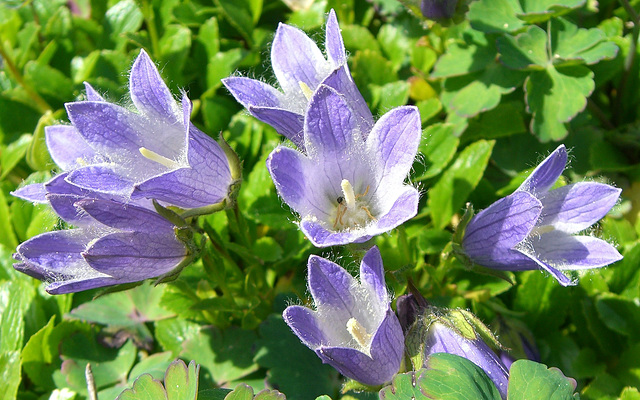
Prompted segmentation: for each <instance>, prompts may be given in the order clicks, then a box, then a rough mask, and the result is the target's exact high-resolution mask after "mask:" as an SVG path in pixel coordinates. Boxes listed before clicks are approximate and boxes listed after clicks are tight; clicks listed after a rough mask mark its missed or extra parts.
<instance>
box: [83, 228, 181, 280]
mask: <svg viewBox="0 0 640 400" xmlns="http://www.w3.org/2000/svg"><path fill="white" fill-rule="evenodd" d="M187 255H188V253H187V250H186V248H185V247H184V245H183V244H182V243H180V242H179V241H178V240H177V239H176V237H175V235H174V234H173V233H171V234H153V233H147V232H117V233H112V234H109V235H107V236H103V237H101V238H100V239H98V240H97V241H95V242H92V244H91V245H90V246H89V247H88V248H87V250H86V251H85V252H84V253H82V256H83V257H84V259H85V260H86V261H87V263H88V264H89V265H90V266H91V267H92V268H93V269H95V270H97V271H99V272H102V273H105V274H108V275H110V276H113V277H114V278H118V279H127V280H129V281H130V282H134V281H139V280H143V279H148V278H155V277H157V276H160V275H164V274H166V273H168V272H170V271H171V270H173V269H174V268H176V267H177V266H178V264H180V263H181V262H182V261H183V260H184V259H185V258H186V257H187Z"/></svg>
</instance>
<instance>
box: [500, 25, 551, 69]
mask: <svg viewBox="0 0 640 400" xmlns="http://www.w3.org/2000/svg"><path fill="white" fill-rule="evenodd" d="M496 43H497V46H498V50H499V51H500V62H502V63H503V64H504V65H506V66H507V67H509V68H512V69H522V70H526V69H528V70H540V69H543V68H544V67H545V66H546V65H547V64H548V63H549V62H550V61H549V56H548V53H547V32H545V31H544V30H543V29H542V28H540V27H539V26H536V25H531V26H529V27H527V30H526V31H524V32H522V33H521V34H519V35H517V36H510V35H503V36H500V37H498V39H497V41H496Z"/></svg>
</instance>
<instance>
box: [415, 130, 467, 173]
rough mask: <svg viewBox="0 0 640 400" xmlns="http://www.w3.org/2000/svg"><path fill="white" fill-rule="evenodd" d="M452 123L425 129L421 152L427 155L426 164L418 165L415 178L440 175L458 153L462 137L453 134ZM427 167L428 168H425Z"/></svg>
mask: <svg viewBox="0 0 640 400" xmlns="http://www.w3.org/2000/svg"><path fill="white" fill-rule="evenodd" d="M453 129H454V126H453V125H451V124H441V123H439V124H433V125H431V126H429V127H428V128H427V129H425V130H424V134H423V137H424V138H425V139H424V140H422V141H421V142H420V148H419V153H420V154H423V155H424V157H425V164H426V165H425V166H423V165H416V166H415V169H416V176H415V179H416V180H418V181H421V180H424V179H429V178H432V177H434V176H436V175H438V174H439V173H440V172H442V170H444V168H445V167H446V166H447V165H448V164H449V162H451V160H452V159H453V156H454V155H455V154H456V150H457V149H458V144H459V143H460V139H458V138H457V137H456V136H455V135H454V134H453ZM425 167H426V168H425Z"/></svg>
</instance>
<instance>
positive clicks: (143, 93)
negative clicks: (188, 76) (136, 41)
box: [129, 50, 178, 118]
mask: <svg viewBox="0 0 640 400" xmlns="http://www.w3.org/2000/svg"><path fill="white" fill-rule="evenodd" d="M129 89H130V92H131V100H133V104H135V105H136V107H137V108H138V110H140V111H142V112H143V113H145V114H150V115H155V116H157V117H160V118H166V117H167V116H170V115H176V114H177V113H178V109H177V105H176V101H175V99H174V98H173V96H172V95H171V92H170V91H169V88H168V87H167V85H166V84H165V83H164V80H163V79H162V77H161V76H160V73H159V72H158V69H157V68H156V66H155V64H154V63H153V61H151V58H149V55H148V54H147V53H146V52H145V51H144V50H140V54H139V55H138V57H137V58H136V61H135V62H134V63H133V67H132V68H131V76H130V78H129Z"/></svg>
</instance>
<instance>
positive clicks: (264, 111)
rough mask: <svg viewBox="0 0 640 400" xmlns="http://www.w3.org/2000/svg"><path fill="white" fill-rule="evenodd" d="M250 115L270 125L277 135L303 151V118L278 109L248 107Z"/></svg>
mask: <svg viewBox="0 0 640 400" xmlns="http://www.w3.org/2000/svg"><path fill="white" fill-rule="evenodd" d="M249 112H250V113H251V115H253V116H254V117H256V118H257V119H259V120H260V121H262V122H264V123H266V124H269V125H271V126H272V127H273V128H274V129H275V130H276V131H278V133H279V134H281V135H282V136H284V137H286V138H287V139H289V140H291V141H292V142H293V144H295V145H296V147H297V148H299V149H300V150H301V151H305V147H304V134H303V132H302V131H303V125H304V117H303V116H302V115H301V114H296V113H294V112H292V111H288V110H284V109H280V108H268V107H249Z"/></svg>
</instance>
